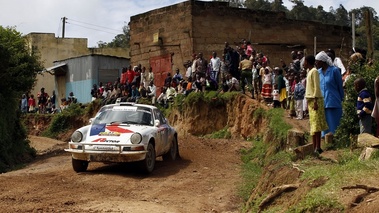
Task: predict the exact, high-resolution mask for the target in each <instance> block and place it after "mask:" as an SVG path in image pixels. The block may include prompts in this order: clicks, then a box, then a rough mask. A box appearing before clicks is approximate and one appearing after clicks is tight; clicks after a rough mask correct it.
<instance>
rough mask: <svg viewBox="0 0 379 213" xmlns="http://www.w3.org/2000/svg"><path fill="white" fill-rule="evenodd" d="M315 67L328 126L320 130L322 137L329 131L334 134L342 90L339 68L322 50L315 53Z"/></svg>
mask: <svg viewBox="0 0 379 213" xmlns="http://www.w3.org/2000/svg"><path fill="white" fill-rule="evenodd" d="M316 67H317V69H318V73H319V75H320V88H321V92H322V96H323V97H324V104H325V117H326V122H327V124H328V127H329V129H327V130H324V131H322V137H324V136H325V134H327V133H329V132H330V133H332V134H333V135H334V134H335V132H336V129H337V127H338V126H339V124H340V120H341V117H342V100H343V97H344V92H343V87H342V76H341V72H340V69H339V68H338V67H335V66H333V62H332V59H331V58H330V57H329V56H328V55H327V54H326V53H325V52H324V51H321V52H319V53H318V54H317V55H316Z"/></svg>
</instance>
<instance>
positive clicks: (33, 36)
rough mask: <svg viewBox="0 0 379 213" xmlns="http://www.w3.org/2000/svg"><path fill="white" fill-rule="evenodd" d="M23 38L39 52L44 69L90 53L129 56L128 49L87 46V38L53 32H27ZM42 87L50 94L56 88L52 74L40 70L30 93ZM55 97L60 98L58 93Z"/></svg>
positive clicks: (35, 94)
mask: <svg viewBox="0 0 379 213" xmlns="http://www.w3.org/2000/svg"><path fill="white" fill-rule="evenodd" d="M25 39H26V42H27V45H28V47H29V49H30V50H32V51H35V52H37V53H39V55H40V61H41V62H42V65H43V66H44V67H45V69H47V68H51V67H53V66H54V61H60V60H65V59H68V58H73V57H80V56H86V55H90V54H99V55H108V56H115V57H121V58H130V56H129V49H124V48H88V47H87V45H88V39H87V38H57V37H55V34H54V33H29V34H27V35H26V36H25ZM42 87H44V88H45V92H47V93H48V94H49V95H51V94H52V91H53V90H54V89H55V88H56V85H55V79H54V76H53V75H50V74H49V73H48V72H42V74H41V75H37V81H36V84H35V86H34V89H33V90H32V91H31V93H32V94H34V96H37V93H38V92H39V91H40V89H41V88H42ZM91 87H92V85H91ZM91 87H90V88H91ZM90 88H89V89H90ZM57 97H58V98H57V99H58V100H60V97H59V96H58V95H57Z"/></svg>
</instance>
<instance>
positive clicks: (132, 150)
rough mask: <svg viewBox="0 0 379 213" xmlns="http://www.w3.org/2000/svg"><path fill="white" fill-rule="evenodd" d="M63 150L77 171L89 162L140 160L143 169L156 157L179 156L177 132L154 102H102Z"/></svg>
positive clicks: (148, 166) (145, 170)
mask: <svg viewBox="0 0 379 213" xmlns="http://www.w3.org/2000/svg"><path fill="white" fill-rule="evenodd" d="M65 151H67V152H70V153H71V154H72V167H73V169H74V170H75V171H76V172H83V171H86V170H87V168H88V163H89V162H91V161H92V162H136V161H138V162H139V164H140V165H139V166H140V168H141V169H142V171H143V172H146V173H150V172H152V171H153V170H154V166H155V160H156V157H158V156H162V157H163V160H175V159H176V158H178V157H179V148H178V140H177V132H176V130H175V129H174V128H173V127H171V126H170V125H169V124H168V122H167V119H166V118H165V117H164V115H163V114H162V112H161V111H160V110H159V109H158V108H156V107H155V106H150V105H143V104H134V103H117V104H111V105H106V106H103V107H102V108H101V109H100V110H99V112H98V113H97V114H96V116H95V117H94V118H93V119H91V124H90V125H87V126H84V127H82V128H80V129H78V130H76V131H75V132H74V133H73V134H72V136H71V141H70V142H69V148H68V149H65Z"/></svg>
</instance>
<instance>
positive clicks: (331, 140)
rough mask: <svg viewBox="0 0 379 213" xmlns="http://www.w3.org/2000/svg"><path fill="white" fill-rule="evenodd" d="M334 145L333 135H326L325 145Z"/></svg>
mask: <svg viewBox="0 0 379 213" xmlns="http://www.w3.org/2000/svg"><path fill="white" fill-rule="evenodd" d="M332 143H333V133H331V132H329V133H327V134H326V135H325V144H332Z"/></svg>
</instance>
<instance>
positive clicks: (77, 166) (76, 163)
mask: <svg viewBox="0 0 379 213" xmlns="http://www.w3.org/2000/svg"><path fill="white" fill-rule="evenodd" d="M72 168H73V169H74V171H75V172H85V171H86V170H87V168H88V161H84V160H77V159H74V158H72Z"/></svg>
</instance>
